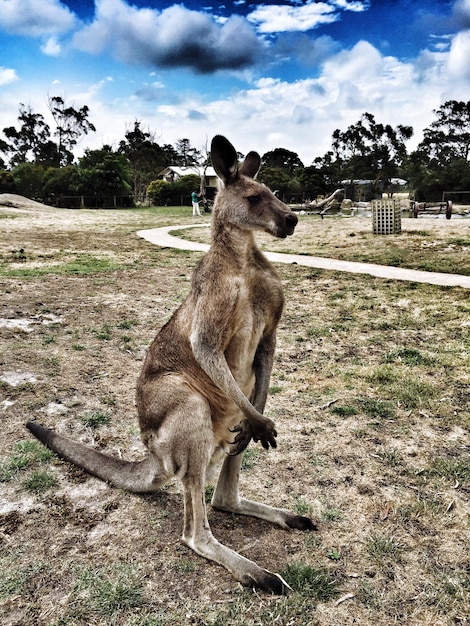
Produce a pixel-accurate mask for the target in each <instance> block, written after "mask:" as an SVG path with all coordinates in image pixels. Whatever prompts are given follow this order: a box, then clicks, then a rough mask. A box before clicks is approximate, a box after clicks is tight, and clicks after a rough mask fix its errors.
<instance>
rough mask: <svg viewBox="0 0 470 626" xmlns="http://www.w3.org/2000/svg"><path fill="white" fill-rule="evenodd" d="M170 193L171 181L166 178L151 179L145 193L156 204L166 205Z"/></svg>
mask: <svg viewBox="0 0 470 626" xmlns="http://www.w3.org/2000/svg"><path fill="white" fill-rule="evenodd" d="M171 193H172V183H169V182H168V181H166V180H152V181H151V182H150V183H149V184H148V186H147V195H148V196H149V197H150V199H151V200H152V202H153V204H154V205H156V206H167V204H168V201H169V200H170V197H171Z"/></svg>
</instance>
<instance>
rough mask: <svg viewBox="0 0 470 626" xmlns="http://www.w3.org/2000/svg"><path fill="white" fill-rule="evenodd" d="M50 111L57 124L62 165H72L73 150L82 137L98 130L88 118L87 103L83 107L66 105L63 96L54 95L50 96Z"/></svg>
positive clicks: (56, 130)
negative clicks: (76, 107)
mask: <svg viewBox="0 0 470 626" xmlns="http://www.w3.org/2000/svg"><path fill="white" fill-rule="evenodd" d="M49 111H50V112H51V115H52V117H53V118H54V122H55V125H56V129H55V131H54V135H55V136H56V137H57V138H58V144H57V152H58V154H59V155H60V165H70V164H71V163H73V159H74V156H73V152H72V150H73V148H74V147H75V146H76V145H77V142H78V140H79V139H80V137H81V136H82V135H87V134H88V133H89V132H90V131H92V132H95V131H96V128H95V127H94V126H93V124H92V123H91V122H90V121H89V120H88V115H89V109H88V107H87V106H86V105H85V106H83V107H82V108H81V109H75V108H74V107H73V106H66V104H65V101H64V99H63V98H61V97H60V96H52V97H50V98H49Z"/></svg>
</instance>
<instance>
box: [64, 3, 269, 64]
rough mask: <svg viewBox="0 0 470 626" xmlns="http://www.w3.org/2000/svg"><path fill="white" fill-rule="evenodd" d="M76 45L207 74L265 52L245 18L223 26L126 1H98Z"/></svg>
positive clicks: (177, 8) (181, 10)
mask: <svg viewBox="0 0 470 626" xmlns="http://www.w3.org/2000/svg"><path fill="white" fill-rule="evenodd" d="M73 45H74V46H75V47H76V48H78V49H80V50H84V51H86V52H90V53H92V54H100V53H103V52H107V53H110V54H112V55H113V56H114V57H115V58H117V59H118V60H120V61H123V62H125V63H134V64H141V65H150V66H160V67H189V68H192V69H194V70H196V71H197V72H201V73H209V72H214V71H216V70H218V69H240V68H243V67H247V66H249V65H251V64H253V63H254V62H255V61H256V60H257V57H258V55H259V54H260V52H261V49H262V46H261V43H260V41H259V40H258V38H257V36H256V34H255V33H254V31H253V29H252V27H251V26H250V25H249V24H248V22H247V21H246V20H245V19H243V18H241V17H239V16H233V17H231V18H229V19H228V20H226V21H225V22H224V23H223V24H218V23H217V22H216V21H215V20H214V19H212V18H211V17H210V16H209V15H208V14H206V13H203V12H197V11H190V10H188V9H186V8H185V7H184V6H183V5H174V6H171V7H169V8H168V9H164V10H163V11H158V10H154V9H139V8H136V7H134V6H130V5H128V4H126V2H124V1H123V0H96V14H95V20H94V22H93V23H92V24H90V25H89V26H85V27H84V28H83V29H82V30H80V31H78V32H77V33H76V34H75V35H74V37H73Z"/></svg>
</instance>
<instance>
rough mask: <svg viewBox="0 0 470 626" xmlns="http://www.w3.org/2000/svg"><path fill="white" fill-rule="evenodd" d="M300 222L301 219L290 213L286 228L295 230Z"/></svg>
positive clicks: (287, 216) (287, 217)
mask: <svg viewBox="0 0 470 626" xmlns="http://www.w3.org/2000/svg"><path fill="white" fill-rule="evenodd" d="M298 221H299V218H298V217H297V215H296V214H295V213H289V215H286V226H288V227H289V228H292V230H294V228H295V227H296V226H297V222H298Z"/></svg>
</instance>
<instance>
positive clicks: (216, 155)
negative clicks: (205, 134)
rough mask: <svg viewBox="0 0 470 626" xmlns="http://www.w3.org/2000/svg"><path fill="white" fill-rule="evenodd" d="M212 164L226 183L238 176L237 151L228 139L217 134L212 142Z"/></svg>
mask: <svg viewBox="0 0 470 626" xmlns="http://www.w3.org/2000/svg"><path fill="white" fill-rule="evenodd" d="M211 158H212V165H213V166H214V169H215V171H216V173H217V176H218V177H219V178H221V179H222V180H223V182H224V183H225V184H227V183H229V182H231V181H234V180H235V179H236V178H237V176H238V159H237V152H236V150H235V148H234V147H233V146H232V144H231V143H230V141H229V140H228V139H225V137H222V135H216V136H215V137H214V139H213V140H212V143H211Z"/></svg>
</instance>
